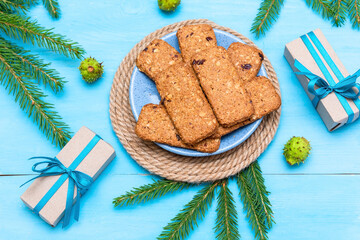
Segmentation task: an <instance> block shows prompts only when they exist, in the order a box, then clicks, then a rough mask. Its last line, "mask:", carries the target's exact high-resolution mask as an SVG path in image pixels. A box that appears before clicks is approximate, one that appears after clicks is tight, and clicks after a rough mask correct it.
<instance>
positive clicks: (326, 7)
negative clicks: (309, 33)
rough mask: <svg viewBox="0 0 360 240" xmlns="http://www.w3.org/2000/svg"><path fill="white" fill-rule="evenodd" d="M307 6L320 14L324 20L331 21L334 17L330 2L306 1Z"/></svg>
mask: <svg viewBox="0 0 360 240" xmlns="http://www.w3.org/2000/svg"><path fill="white" fill-rule="evenodd" d="M306 4H307V5H308V6H309V7H310V8H311V9H312V10H314V12H316V13H318V14H320V15H321V16H322V18H324V19H330V18H331V16H332V11H331V6H330V2H329V0H306Z"/></svg>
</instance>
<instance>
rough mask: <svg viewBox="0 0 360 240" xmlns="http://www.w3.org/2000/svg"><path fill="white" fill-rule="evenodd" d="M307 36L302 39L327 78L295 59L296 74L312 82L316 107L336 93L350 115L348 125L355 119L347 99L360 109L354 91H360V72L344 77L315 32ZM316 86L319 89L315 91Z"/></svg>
mask: <svg viewBox="0 0 360 240" xmlns="http://www.w3.org/2000/svg"><path fill="white" fill-rule="evenodd" d="M307 35H308V36H309V37H310V39H311V41H312V42H313V43H314V45H315V47H316V48H317V50H318V51H319V53H320V54H321V55H322V57H323V58H324V60H325V62H326V63H327V64H328V65H329V67H330V69H331V70H332V72H334V74H335V76H336V77H337V78H338V80H339V82H338V83H336V82H335V81H334V79H333V78H332V76H331V74H330V72H329V71H328V69H327V68H326V66H325V64H324V63H323V61H322V60H321V58H320V56H319V55H318V53H317V51H316V50H315V48H314V47H313V45H312V44H311V42H310V40H309V38H308V36H307ZM307 35H303V36H301V39H302V41H303V43H304V44H305V46H306V47H307V49H308V51H309V52H310V54H311V55H312V57H313V59H314V60H315V62H316V64H317V65H318V67H319V69H320V70H321V72H322V73H323V75H324V76H325V79H326V80H327V81H325V80H324V79H322V78H321V77H319V76H317V75H315V74H313V73H311V72H310V71H309V70H308V69H307V68H306V67H304V65H302V64H301V63H300V62H299V61H298V60H296V59H295V64H294V66H295V67H296V68H297V69H298V70H299V71H300V72H297V73H296V74H300V75H305V76H307V77H308V78H309V79H310V81H309V84H308V91H309V92H310V93H312V94H313V95H314V96H315V97H314V99H313V101H312V103H313V105H314V106H315V107H316V106H317V105H318V103H319V101H320V99H322V98H324V97H326V96H327V95H329V94H330V93H332V92H335V94H336V96H337V98H338V99H339V101H340V103H341V105H342V106H343V108H344V110H345V111H346V113H347V114H348V116H349V117H348V121H347V123H350V122H352V121H353V119H354V112H353V110H352V109H351V107H350V105H349V103H348V102H347V100H346V98H348V99H352V100H353V101H354V103H355V105H356V106H357V108H359V109H360V100H359V92H358V93H356V92H355V91H354V89H353V88H354V87H355V88H357V89H358V90H359V91H360V86H359V84H357V83H356V79H357V78H358V77H359V76H360V70H358V71H357V72H356V73H355V74H353V75H350V76H348V77H346V78H345V77H344V76H343V75H342V74H341V72H340V70H339V68H338V67H337V66H336V64H335V63H334V61H333V60H332V59H331V57H330V55H329V54H328V53H327V52H326V50H325V48H324V47H323V45H322V44H321V42H320V41H319V39H318V38H317V37H316V35H315V33H314V32H310V33H308V34H307ZM315 86H317V87H318V88H317V89H315Z"/></svg>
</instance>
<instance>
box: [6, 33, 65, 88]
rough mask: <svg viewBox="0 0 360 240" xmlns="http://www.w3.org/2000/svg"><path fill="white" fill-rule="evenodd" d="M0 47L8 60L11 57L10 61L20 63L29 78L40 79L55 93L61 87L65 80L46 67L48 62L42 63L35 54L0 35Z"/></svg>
mask: <svg viewBox="0 0 360 240" xmlns="http://www.w3.org/2000/svg"><path fill="white" fill-rule="evenodd" d="M0 48H2V49H3V50H2V51H3V53H6V57H7V59H8V60H10V59H11V62H16V63H17V64H19V65H22V71H23V72H26V74H27V75H29V76H31V78H33V79H37V80H38V81H39V82H40V81H42V83H43V84H44V85H45V86H50V88H51V89H52V90H53V91H54V92H55V93H56V92H58V91H61V90H62V89H63V87H64V84H65V81H64V80H63V79H62V78H61V77H60V76H59V74H58V73H57V72H56V71H55V70H53V69H49V68H48V66H49V65H50V64H45V63H43V61H42V60H41V59H39V58H38V57H37V56H35V55H31V54H29V51H25V50H24V49H23V48H20V47H18V46H16V45H14V44H11V43H10V42H8V41H6V40H5V39H3V38H2V37H0Z"/></svg>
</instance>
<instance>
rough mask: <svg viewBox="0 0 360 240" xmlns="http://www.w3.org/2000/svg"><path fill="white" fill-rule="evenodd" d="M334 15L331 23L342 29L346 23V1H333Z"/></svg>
mask: <svg viewBox="0 0 360 240" xmlns="http://www.w3.org/2000/svg"><path fill="white" fill-rule="evenodd" d="M331 9H332V11H333V15H332V18H331V22H332V24H333V25H334V26H336V27H341V26H342V25H344V23H345V21H346V13H347V3H346V1H345V0H333V1H332V3H331Z"/></svg>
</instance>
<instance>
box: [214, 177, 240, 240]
mask: <svg viewBox="0 0 360 240" xmlns="http://www.w3.org/2000/svg"><path fill="white" fill-rule="evenodd" d="M227 185H228V180H224V181H222V182H221V186H220V192H219V195H218V197H217V202H218V205H217V208H216V213H217V215H216V225H215V228H214V229H215V233H216V234H217V235H216V239H226V240H232V239H239V238H240V234H239V231H238V224H237V212H236V207H235V201H234V198H233V197H232V193H231V191H230V189H229V188H228V186H227Z"/></svg>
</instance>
